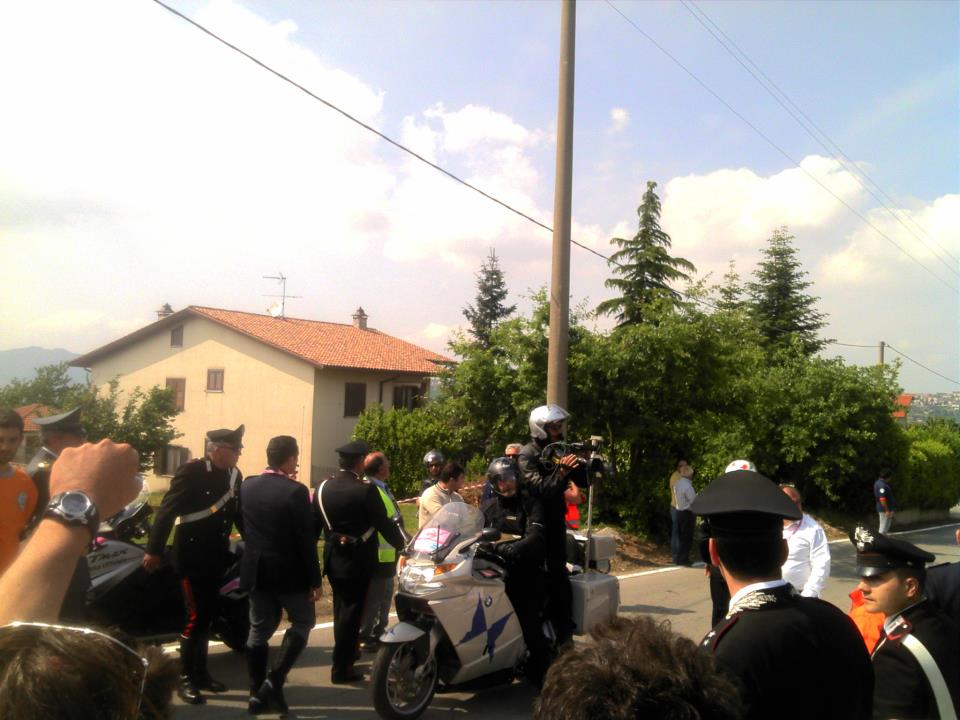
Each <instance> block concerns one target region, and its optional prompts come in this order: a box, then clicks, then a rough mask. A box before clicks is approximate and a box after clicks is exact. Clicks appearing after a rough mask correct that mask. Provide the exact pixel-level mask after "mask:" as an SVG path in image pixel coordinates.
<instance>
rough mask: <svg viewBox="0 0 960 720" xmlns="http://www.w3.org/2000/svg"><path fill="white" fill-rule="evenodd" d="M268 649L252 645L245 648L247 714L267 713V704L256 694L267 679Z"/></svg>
mask: <svg viewBox="0 0 960 720" xmlns="http://www.w3.org/2000/svg"><path fill="white" fill-rule="evenodd" d="M269 652H270V648H269V647H267V646H266V645H254V646H253V647H248V648H247V674H248V675H249V676H250V700H249V701H248V702H247V712H248V713H250V714H251V715H259V714H260V713H264V712H266V711H267V704H266V703H265V702H264V701H263V699H261V698H260V696H259V695H258V693H259V692H260V688H261V687H262V686H263V681H264V680H266V679H267V655H268V654H269Z"/></svg>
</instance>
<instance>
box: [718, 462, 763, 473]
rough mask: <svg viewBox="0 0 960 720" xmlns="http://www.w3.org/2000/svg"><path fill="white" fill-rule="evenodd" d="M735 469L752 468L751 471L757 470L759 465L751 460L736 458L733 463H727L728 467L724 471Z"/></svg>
mask: <svg viewBox="0 0 960 720" xmlns="http://www.w3.org/2000/svg"><path fill="white" fill-rule="evenodd" d="M735 470H750V471H751V472H756V471H757V466H756V465H754V464H753V463H752V462H750V461H749V460H734V461H733V462H732V463H730V464H729V465H727V469H726V470H724V472H725V473H728V472H734V471H735Z"/></svg>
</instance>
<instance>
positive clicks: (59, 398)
mask: <svg viewBox="0 0 960 720" xmlns="http://www.w3.org/2000/svg"><path fill="white" fill-rule="evenodd" d="M67 369H68V366H67V363H65V362H62V363H56V364H54V365H43V366H41V367H38V368H37V369H36V374H35V375H34V377H33V378H32V379H30V380H21V379H19V378H14V379H13V380H12V381H11V382H10V383H8V384H7V385H5V386H4V387H2V388H0V407H9V408H16V407H22V406H24V405H29V404H30V403H40V404H41V405H46V406H48V407H52V408H62V407H65V406H66V402H65V398H66V397H67V396H68V395H69V394H70V392H71V391H72V390H71V389H72V388H73V387H75V385H74V383H73V382H72V381H71V380H70V376H69V375H68V373H67Z"/></svg>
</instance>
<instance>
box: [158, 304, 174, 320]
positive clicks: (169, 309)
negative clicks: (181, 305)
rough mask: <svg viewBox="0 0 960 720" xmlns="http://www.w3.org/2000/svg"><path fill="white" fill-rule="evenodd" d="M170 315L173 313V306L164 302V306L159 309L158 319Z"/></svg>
mask: <svg viewBox="0 0 960 720" xmlns="http://www.w3.org/2000/svg"><path fill="white" fill-rule="evenodd" d="M170 315H173V308H172V307H170V303H164V304H163V307H162V308H160V309H159V310H157V320H163V319H164V318H165V317H169V316H170Z"/></svg>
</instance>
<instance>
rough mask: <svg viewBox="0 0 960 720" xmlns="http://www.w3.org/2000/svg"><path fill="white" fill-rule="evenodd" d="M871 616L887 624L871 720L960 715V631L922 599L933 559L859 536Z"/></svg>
mask: <svg viewBox="0 0 960 720" xmlns="http://www.w3.org/2000/svg"><path fill="white" fill-rule="evenodd" d="M852 540H853V544H854V545H855V546H856V548H857V575H859V576H860V584H859V586H858V587H859V589H860V591H861V592H862V593H863V602H864V607H865V608H866V610H867V612H874V613H883V614H884V615H885V616H886V620H885V621H884V623H883V630H882V632H881V633H880V639H879V640H878V641H877V644H876V646H875V647H874V648H873V653H872V659H873V672H874V675H875V677H876V689H875V691H874V695H873V711H874V717H876V718H880V719H881V720H886V719H887V718H903V719H906V718H936V717H939V718H948V717H953V718H955V717H956V716H957V711H958V710H960V629H958V628H957V626H956V625H954V623H953V622H952V621H951V620H950V619H949V618H948V617H947V616H946V615H944V614H943V613H942V612H941V611H940V610H938V609H937V608H936V607H935V606H934V605H933V604H932V603H931V602H930V601H929V600H927V598H926V597H925V596H924V584H925V582H926V564H927V563H929V562H933V560H934V559H935V557H934V556H933V555H932V554H931V553H928V552H926V551H925V550H921V549H920V548H918V547H917V546H916V545H912V544H910V543H908V542H906V541H905V540H900V539H898V538H892V537H887V536H886V535H883V534H881V533H877V534H876V535H874V534H873V533H872V532H871V531H870V530H868V529H867V528H864V527H859V528H857V529H856V531H855V532H854V535H853V538H852Z"/></svg>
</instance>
